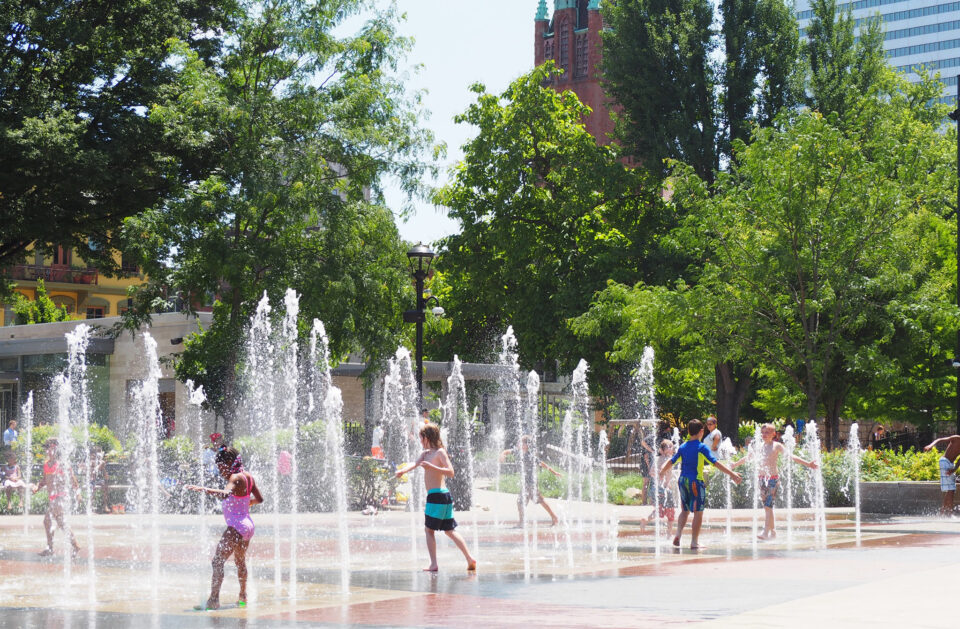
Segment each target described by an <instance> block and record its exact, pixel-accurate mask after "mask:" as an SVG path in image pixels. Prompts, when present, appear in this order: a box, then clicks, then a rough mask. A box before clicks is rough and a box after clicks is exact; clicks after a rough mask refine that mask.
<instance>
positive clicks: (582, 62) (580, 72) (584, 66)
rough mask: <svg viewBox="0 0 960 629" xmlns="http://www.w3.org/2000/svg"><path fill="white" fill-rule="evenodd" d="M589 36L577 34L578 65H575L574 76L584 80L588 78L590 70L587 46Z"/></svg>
mask: <svg viewBox="0 0 960 629" xmlns="http://www.w3.org/2000/svg"><path fill="white" fill-rule="evenodd" d="M587 41H588V39H587V34H586V33H578V34H577V50H576V55H577V56H576V64H575V65H574V71H573V76H574V77H576V78H583V77H585V76H587V73H588V71H589V69H590V56H589V46H588V44H587Z"/></svg>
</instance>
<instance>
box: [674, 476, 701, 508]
mask: <svg viewBox="0 0 960 629" xmlns="http://www.w3.org/2000/svg"><path fill="white" fill-rule="evenodd" d="M677 484H678V485H679V486H680V504H681V505H682V506H683V510H684V511H694V512H696V511H703V497H704V493H705V492H704V487H703V481H702V480H698V479H696V478H690V477H688V476H681V477H680V479H679V480H678V481H677Z"/></svg>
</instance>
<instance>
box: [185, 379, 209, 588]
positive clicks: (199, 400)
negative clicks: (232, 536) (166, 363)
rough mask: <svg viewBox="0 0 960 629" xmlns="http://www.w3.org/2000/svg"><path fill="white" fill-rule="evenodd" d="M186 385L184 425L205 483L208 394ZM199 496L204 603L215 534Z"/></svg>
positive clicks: (200, 581) (199, 564)
mask: <svg viewBox="0 0 960 629" xmlns="http://www.w3.org/2000/svg"><path fill="white" fill-rule="evenodd" d="M184 387H185V388H186V390H187V404H186V411H187V416H186V417H185V418H184V421H183V422H182V425H183V426H185V427H186V430H188V431H190V432H191V433H192V436H193V444H194V447H195V448H196V451H197V460H196V468H195V469H194V475H195V477H196V478H197V481H198V483H199V484H201V485H204V484H205V483H204V481H205V480H206V478H207V470H206V468H205V467H204V460H203V451H204V449H205V448H206V447H207V445H208V444H209V442H208V440H207V438H206V436H205V435H204V431H203V404H204V403H205V402H206V401H207V396H206V395H205V394H204V393H203V386H202V385H201V386H199V387H198V386H196V385H195V384H194V383H193V380H187V381H186V382H185V383H184ZM197 496H198V498H197V502H198V511H199V513H200V516H201V517H199V518H197V539H199V540H201V543H202V544H203V551H202V552H201V553H200V555H199V556H198V557H197V579H198V583H197V592H200V593H201V598H200V600H199V601H197V604H198V605H204V604H205V603H206V595H205V594H203V593H204V592H205V590H206V582H207V575H206V569H205V568H206V565H207V558H208V557H211V556H212V555H213V545H212V543H211V542H212V540H213V536H212V534H211V531H210V527H209V526H208V525H207V518H206V517H204V516H206V514H207V492H205V491H201V492H197Z"/></svg>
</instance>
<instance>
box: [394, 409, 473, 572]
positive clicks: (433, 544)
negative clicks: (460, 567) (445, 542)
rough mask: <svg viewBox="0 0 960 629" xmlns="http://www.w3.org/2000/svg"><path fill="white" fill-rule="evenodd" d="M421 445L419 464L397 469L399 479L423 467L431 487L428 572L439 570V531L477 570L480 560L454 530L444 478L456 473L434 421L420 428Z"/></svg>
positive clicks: (427, 526)
mask: <svg viewBox="0 0 960 629" xmlns="http://www.w3.org/2000/svg"><path fill="white" fill-rule="evenodd" d="M420 444H421V445H422V446H423V452H422V453H421V454H420V457H419V458H418V459H417V461H416V463H413V464H411V465H408V466H406V467H403V468H401V469H399V470H397V478H400V477H401V476H403V475H405V474H407V473H408V472H412V471H413V470H415V469H416V468H418V467H422V468H423V482H424V484H425V485H426V487H427V505H426V508H425V509H424V527H425V531H426V536H427V552H428V553H430V566H429V567H427V568H424V571H425V572H436V571H437V538H436V531H443V532H444V533H446V534H447V537H449V538H450V539H452V540H453V543H454V544H456V545H457V548H459V549H460V552H462V553H463V557H464V559H466V560H467V570H476V569H477V560H476V559H474V558H473V555H471V554H470V551H469V550H468V549H467V543H466V542H465V541H463V537H461V536H460V534H459V533H457V532H456V531H455V530H454V529H456V528H457V521H456V520H454V519H453V499H452V498H451V497H450V492H449V491H447V489H446V487H444V486H443V483H444V478H453V476H454V474H455V472H454V470H453V464H452V463H450V457H449V456H447V451H446V449H444V447H443V441H442V440H441V439H440V428H439V427H438V426H437V425H436V424H434V423H431V422H427V423H426V424H424V425H423V427H422V428H421V429H420Z"/></svg>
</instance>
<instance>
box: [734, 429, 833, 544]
mask: <svg viewBox="0 0 960 629" xmlns="http://www.w3.org/2000/svg"><path fill="white" fill-rule="evenodd" d="M776 436H777V429H776V428H774V427H773V424H764V425H762V426H760V438H761V439H762V440H763V443H761V444H760V446H759V448H760V461H759V463H758V468H757V474H758V476H759V484H760V501H761V502H762V503H763V531H761V532H760V534H759V535H758V536H757V537H758V538H759V539H762V540H768V539H773V538H774V537H776V536H777V531H776V528H775V526H776V525H775V523H774V519H773V500H774V498H776V497H777V488H778V487H779V486H780V471H779V470H778V465H779V462H780V455H781V454H786V452H787V449H786V448H784V447H783V444H782V443H780V442H779V441H774V440H773V438H774V437H776ZM790 458H791V459H793V460H794V461H796V462H797V463H799V464H800V465H803V466H805V467H808V468H810V469H811V470H815V469H817V464H816V463H813V462H811V461H807V460H804V459H801V458H800V457H798V456H794V455H792V454H791V455H790ZM749 459H750V455H749V454H748V455H747V456H745V457H743V458H742V459H740V460H739V461H737V462H736V463H734V464H733V465H732V466H731V467H733V468H734V469H735V468H738V467H740V466H741V465H743V464H744V463H746V462H747V460H749Z"/></svg>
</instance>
